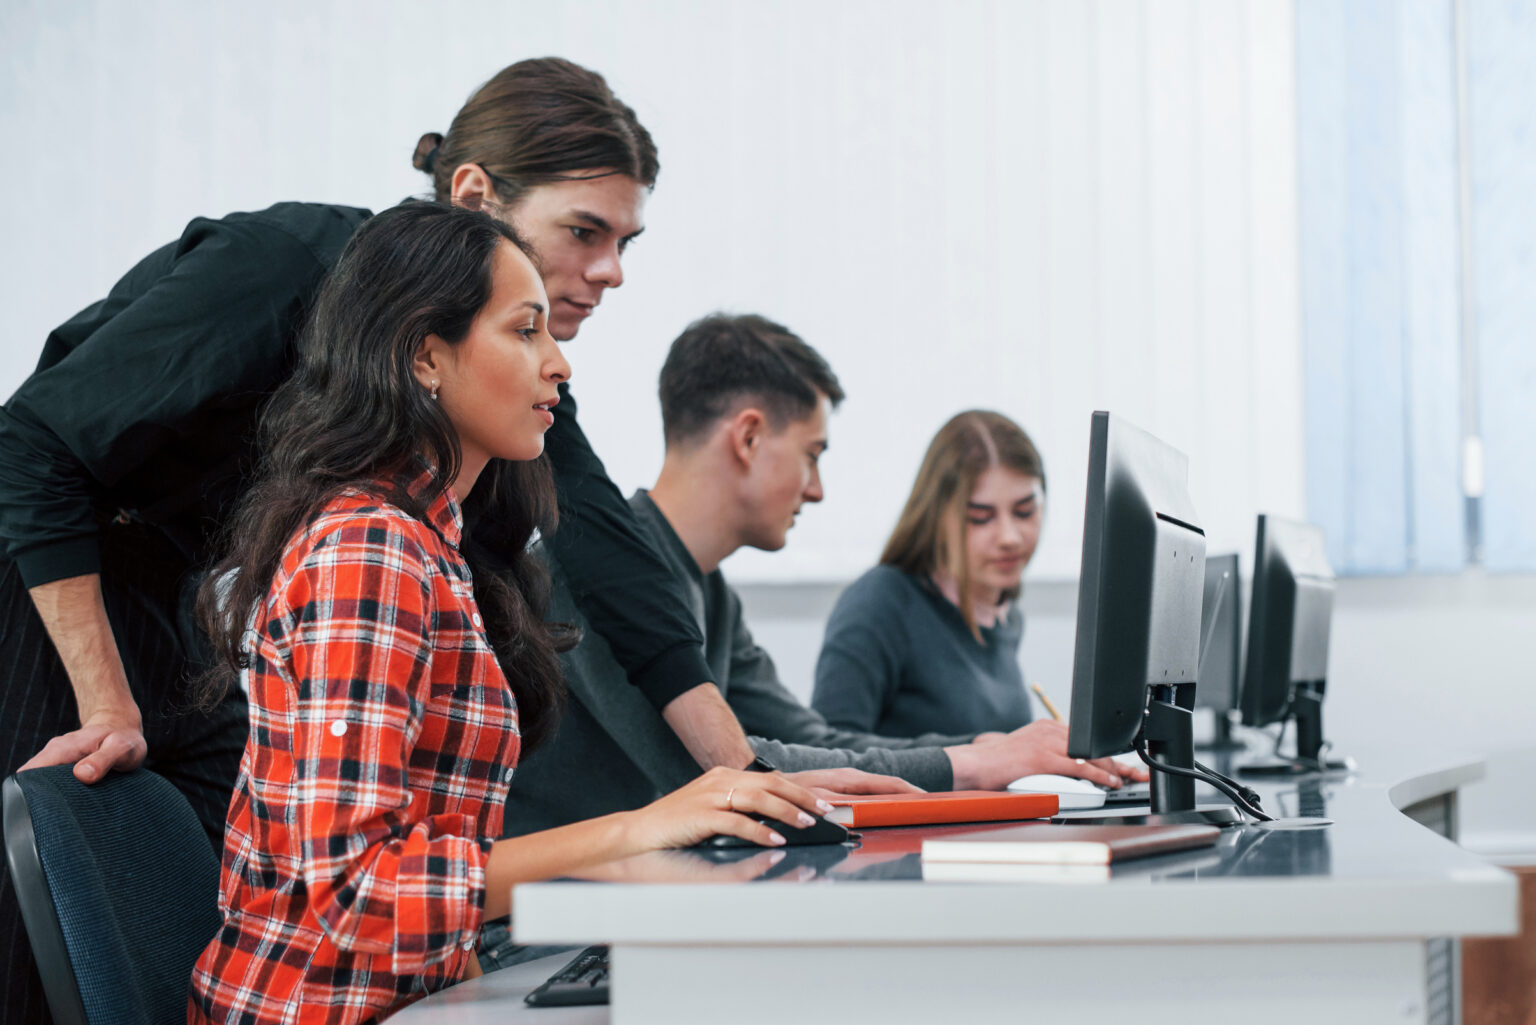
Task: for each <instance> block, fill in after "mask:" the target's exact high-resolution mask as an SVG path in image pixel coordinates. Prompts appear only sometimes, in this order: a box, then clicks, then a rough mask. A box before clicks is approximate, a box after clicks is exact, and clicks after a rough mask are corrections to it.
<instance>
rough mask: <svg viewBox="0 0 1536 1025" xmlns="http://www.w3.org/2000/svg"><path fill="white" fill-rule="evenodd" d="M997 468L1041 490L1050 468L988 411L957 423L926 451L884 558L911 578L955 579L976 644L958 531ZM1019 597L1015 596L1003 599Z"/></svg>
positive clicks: (1013, 427)
mask: <svg viewBox="0 0 1536 1025" xmlns="http://www.w3.org/2000/svg"><path fill="white" fill-rule="evenodd" d="M994 466H1002V467H1006V468H1007V469H1010V470H1013V471H1014V472H1016V473H1020V474H1023V475H1024V476H1026V477H1037V478H1039V480H1040V488H1041V490H1042V491H1044V489H1045V464H1044V463H1043V462H1042V461H1041V459H1040V452H1039V450H1038V449H1036V448H1035V443H1034V442H1033V441H1031V440H1030V439H1029V435H1028V434H1025V433H1024V428H1022V427H1020V426H1019V425H1018V424H1016V423H1014V422H1013V421H1012V420H1010V419H1008V418H1007V417H1006V416H1004V415H1003V414H1001V413H994V412H991V411H990V410H985V409H970V410H966V411H965V412H964V413H959V414H957V415H955V416H954V417H952V418H951V419H950V421H949V422H948V423H946V424H945V425H944V426H943V427H940V428H939V433H938V434H936V435H934V437H933V441H932V442H930V443H929V445H928V451H927V452H926V453H925V454H924V455H923V464H922V466H921V467H919V468H918V471H917V480H915V481H913V483H912V493H911V494H909V495H908V496H907V504H906V506H905V507H904V508H903V509H902V510H901V516H900V518H899V519H897V521H896V529H895V530H893V531H891V537H890V540H888V541H886V543H885V551H884V552H882V553H881V554H880V562H881V564H882V565H886V566H895V567H896V568H897V569H900V570H903V571H904V572H907V573H911V574H913V575H914V576H929V575H930V574H932V573H934V572H936V571H938V570H941V569H943V570H948V571H949V572H950V573H951V574H953V575H954V578H955V582H956V584H957V585H958V587H959V592H960V594H959V598H960V614H961V615H962V616H964V617H965V623H966V625H967V626H969V627H970V628H971V633H973V634H975V635H976V639H977V640H980V639H981V631H980V630H979V629H978V628H977V626H976V614H975V611H974V610H973V609H972V608H971V593H970V583H971V580H970V577H971V574H970V570H969V568H968V560H967V554H968V553H967V551H966V542H965V531H964V530H962V529H960V527H959V524H960V522H961V520H962V516H961V512H962V510H963V509H964V508H965V504H966V502H968V501H969V500H970V497H971V492H972V491H974V490H975V488H976V480H977V478H979V477H980V476H981V475H982V474H983V473H985V472H986V471H987V470H989V469H991V468H993V467H994ZM1017 596H1018V593H1017V592H1016V591H1015V592H1011V593H1009V594H1005V595H1004V596H1003V597H1004V598H1005V599H1011V598H1015V597H1017Z"/></svg>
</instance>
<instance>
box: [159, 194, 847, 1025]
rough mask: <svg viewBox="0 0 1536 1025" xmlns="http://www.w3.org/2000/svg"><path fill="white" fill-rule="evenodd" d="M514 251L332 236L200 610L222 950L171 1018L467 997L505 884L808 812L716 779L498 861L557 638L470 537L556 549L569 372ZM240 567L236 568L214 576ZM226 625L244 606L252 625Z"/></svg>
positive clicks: (533, 838) (538, 601) (744, 776)
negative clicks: (212, 656)
mask: <svg viewBox="0 0 1536 1025" xmlns="http://www.w3.org/2000/svg"><path fill="white" fill-rule="evenodd" d="M528 252H529V251H528V249H527V247H526V246H525V245H524V244H523V243H522V242H520V241H519V240H518V238H517V237H516V236H515V235H514V234H513V231H512V229H511V228H510V227H508V226H507V225H505V224H503V223H501V222H499V221H496V220H494V219H492V218H491V217H489V216H486V215H485V214H481V213H475V212H471V211H468V210H464V209H459V208H454V207H450V206H443V205H438V204H431V203H422V204H408V205H406V206H402V207H398V208H396V209H394V210H390V211H387V212H385V213H383V214H380V215H379V216H377V217H375V218H374V219H373V220H371V221H369V222H368V223H367V224H366V225H365V226H364V227H363V228H362V229H360V230H359V231H358V233H357V234H356V235H355V236H354V238H353V240H352V242H351V243H350V244H349V246H348V249H347V251H346V253H345V254H344V255H343V257H342V260H341V262H340V264H339V265H338V266H337V269H336V271H335V273H334V275H333V276H332V278H331V279H330V281H329V282H328V283H327V284H326V286H325V287H324V289H323V290H322V292H321V295H320V298H319V300H318V302H317V304H316V309H315V312H314V315H313V317H312V320H311V323H310V325H309V327H308V328H307V329H306V334H305V337H304V341H303V343H302V345H301V353H302V355H301V357H300V364H299V367H298V370H297V371H296V372H295V374H294V376H293V378H292V379H290V381H289V382H288V383H287V384H285V385H284V386H283V387H282V388H281V389H280V390H279V391H278V392H277V394H276V395H275V396H274V398H273V400H272V405H271V407H270V408H269V411H268V413H267V415H266V417H265V420H264V422H263V428H262V441H263V446H262V451H263V452H264V465H263V472H262V474H261V477H260V479H259V481H258V483H257V484H256V485H255V486H254V487H253V488H252V490H251V492H250V493H249V495H248V496H247V498H246V499H245V500H244V502H243V504H242V507H241V510H240V513H239V514H238V516H237V517H236V518H235V520H234V522H233V525H232V527H231V529H230V532H229V537H230V538H231V539H232V544H231V550H230V552H229V554H228V555H227V557H226V558H225V559H224V561H223V562H222V563H221V564H220V566H219V567H218V568H217V569H216V570H215V572H214V574H212V575H211V576H210V579H211V580H220V581H221V583H219V584H217V585H211V586H210V587H208V588H206V589H205V592H204V594H203V596H202V599H203V600H202V610H203V612H204V616H205V619H206V620H207V621H208V622H209V623H210V624H211V626H212V627H213V629H212V631H211V633H212V635H213V639H214V641H215V644H216V646H217V650H218V652H219V654H220V656H221V660H222V664H223V665H224V667H225V669H224V673H223V678H222V679H221V680H219V682H218V683H217V684H216V686H218V687H227V686H229V685H230V684H231V683H232V682H233V680H234V677H235V673H236V671H237V668H238V672H239V674H240V676H241V682H243V683H244V685H245V686H246V688H247V690H248V691H249V694H250V702H251V733H250V739H249V742H248V743H247V745H246V750H245V757H244V759H243V760H242V762H241V766H240V775H239V779H238V781H237V783H236V786H235V794H234V800H233V802H232V804H231V805H230V811H229V821H228V826H227V829H226V831H225V837H224V868H223V877H222V882H221V886H220V907H221V910H222V911H223V914H224V926H223V928H222V929H221V930H220V932H219V934H218V935H217V936H216V937H214V939H213V941H212V942H211V943H210V944H209V945H208V947H207V949H206V950H205V951H204V952H203V955H202V957H201V958H199V960H198V963H197V965H196V967H195V969H194V971H193V976H192V990H191V995H190V1001H189V1010H188V1019H189V1021H191V1022H203V1021H216V1022H237V1021H238V1022H243V1023H252V1022H298V1021H304V1022H310V1021H315V1022H320V1021H324V1022H363V1021H370V1020H373V1019H377V1018H380V1017H383V1016H384V1015H387V1014H389V1013H390V1012H392V1011H394V1010H396V1009H398V1008H399V1007H401V1006H403V1005H405V1004H407V1003H409V1002H411V1001H412V1000H415V999H417V998H419V997H421V996H423V995H425V994H427V993H430V992H432V991H434V990H437V989H440V988H442V987H443V986H446V985H448V984H450V983H452V982H455V981H457V980H458V979H460V978H463V977H465V976H466V975H473V974H476V972H477V969H476V961H475V957H474V945H475V939H476V935H477V933H478V931H479V929H480V925H481V922H482V921H483V920H485V919H487V918H495V917H498V916H502V915H506V914H508V913H509V912H510V910H511V908H510V899H511V890H512V885H513V884H514V883H516V882H519V881H524V880H531V879H539V878H544V877H548V876H553V875H558V874H561V873H565V872H569V871H571V870H574V869H577V868H580V867H582V866H584V865H588V864H594V863H597V862H600V861H605V860H609V859H612V858H616V857H622V856H624V855H628V854H632V853H636V852H639V851H644V850H649V849H654V848H660V847H672V846H685V845H688V844H691V843H695V842H697V841H699V840H702V839H704V838H705V837H707V836H710V835H711V834H716V833H729V834H734V835H736V836H741V837H745V838H747V839H749V840H753V841H755V842H757V843H760V844H765V845H776V844H779V843H782V842H783V839H782V837H779V836H778V835H777V834H775V833H773V831H772V830H770V829H769V828H768V827H767V826H764V825H761V824H760V823H758V822H757V821H755V820H754V819H751V818H748V817H747V814H744V813H756V814H762V815H767V816H769V817H772V818H775V819H779V820H782V821H786V822H797V821H798V822H801V823H803V824H809V823H810V821H811V820H810V816H809V815H808V814H807V812H808V811H812V810H821V811H827V810H830V808H829V807H828V806H826V805H825V804H823V803H822V802H820V801H819V800H818V799H817V798H816V797H815V796H814V795H813V794H811V793H810V792H809V791H807V790H804V789H802V788H800V787H798V786H796V785H795V784H793V783H790V782H789V781H788V780H786V779H784V778H783V777H781V776H779V775H777V774H772V773H770V774H760V773H746V772H739V771H735V770H728V769H714V770H711V771H710V772H708V773H706V774H705V775H704V776H702V777H700V778H699V779H697V780H696V781H694V782H693V783H691V784H689V785H688V786H685V787H683V788H682V789H680V790H678V791H676V792H674V793H673V794H671V795H669V796H667V797H664V798H662V799H661V800H659V801H657V802H655V803H654V804H652V805H649V806H648V807H645V808H642V809H640V810H638V811H634V812H625V813H620V814H616V815H610V816H607V817H604V818H600V819H594V820H591V821H587V822H581V823H577V824H574V825H570V826H564V827H561V828H559V829H554V830H549V831H547V832H543V833H536V834H532V835H529V836H525V837H519V838H515V839H510V840H497V839H495V838H496V837H497V836H499V835H500V829H501V819H502V806H503V803H504V802H505V800H506V796H507V789H508V784H509V783H510V781H511V779H512V772H513V769H514V767H515V766H516V764H517V760H518V757H519V755H520V753H521V752H522V750H523V749H524V748H531V747H532V746H533V745H534V744H536V743H537V742H538V741H539V740H540V739H542V738H544V737H545V736H547V735H548V734H549V733H550V732H551V730H552V729H553V725H554V721H555V719H556V718H557V716H558V712H559V707H560V703H561V694H562V689H561V683H560V676H559V668H558V664H557V662H556V659H555V653H556V650H557V648H558V647H559V643H560V640H561V638H558V637H556V636H553V635H552V630H551V628H550V627H548V626H547V625H546V624H545V623H544V622H543V621H542V617H541V612H542V609H543V602H544V595H545V580H544V579H543V576H542V573H541V571H540V569H539V567H538V566H537V564H536V563H535V562H534V561H533V560H532V559H530V558H526V557H524V558H523V559H521V560H520V561H519V562H518V563H517V564H516V565H514V566H512V567H510V570H509V571H508V570H507V568H506V567H500V566H499V567H498V568H499V569H502V570H503V571H504V575H503V574H497V575H493V574H491V573H488V572H475V568H476V558H475V553H474V552H473V551H472V550H465V551H461V550H460V539H461V537H462V536H463V523H464V519H463V518H464V515H465V512H464V511H463V510H462V509H461V503H463V502H465V501H466V500H469V501H468V503H467V506H465V507H464V508H467V510H468V515H470V516H471V517H473V516H476V515H494V516H497V517H498V518H499V522H502V523H506V524H508V525H509V529H511V530H515V531H517V532H518V533H519V535H520V542H519V544H518V546H517V548H518V550H521V549H522V548H523V544H522V542H523V541H526V540H527V539H528V538H530V537H532V535H533V532H534V530H535V529H542V530H544V531H546V532H547V531H548V530H550V529H552V527H553V518H554V508H555V503H554V497H553V485H552V483H551V478H550V473H549V468H548V465H547V462H546V461H545V460H542V459H540V458H539V457H540V455H541V453H542V451H543V444H544V432H545V430H546V429H548V427H549V426H550V424H551V422H552V417H551V415H550V412H549V410H550V407H551V406H552V405H553V404H554V403H555V402H557V401H558V397H557V394H556V390H555V388H556V385H557V384H559V383H560V382H561V381H564V380H566V379H567V378H568V377H569V375H570V367H569V365H568V364H567V363H566V361H565V358H564V356H563V355H562V354H561V352H560V350H559V348H558V347H557V346H556V344H555V341H554V339H553V338H552V337H551V336H550V334H549V331H548V328H547V323H546V316H547V310H548V300H547V298H546V295H545V290H544V287H543V284H542V283H541V281H540V277H539V274H538V272H537V271H536V270H535V269H534V265H533V263H532V262H531V261H530V260H529V257H528ZM237 568H238V569H237ZM247 610H248V611H247Z"/></svg>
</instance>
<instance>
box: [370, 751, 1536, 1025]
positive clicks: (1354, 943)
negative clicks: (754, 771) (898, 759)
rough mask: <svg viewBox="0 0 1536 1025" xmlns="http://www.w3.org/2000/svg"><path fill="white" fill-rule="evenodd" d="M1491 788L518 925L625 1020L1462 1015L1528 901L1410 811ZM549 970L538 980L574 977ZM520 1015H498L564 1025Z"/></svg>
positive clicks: (861, 864)
mask: <svg viewBox="0 0 1536 1025" xmlns="http://www.w3.org/2000/svg"><path fill="white" fill-rule="evenodd" d="M1368 764H1369V763H1368ZM1481 773H1482V768H1481V763H1480V762H1478V761H1477V760H1475V759H1466V760H1446V761H1445V762H1443V763H1442V764H1440V765H1437V766H1435V767H1432V768H1428V769H1420V770H1416V771H1413V772H1393V771H1391V770H1390V769H1383V770H1378V771H1376V772H1367V773H1366V774H1363V775H1360V776H1355V777H1349V778H1331V779H1327V780H1321V781H1319V780H1316V779H1314V780H1309V781H1303V782H1299V783H1298V782H1296V781H1292V782H1289V783H1276V784H1265V785H1263V786H1256V789H1259V790H1260V792H1261V793H1263V794H1264V801H1265V806H1266V807H1267V808H1269V809H1270V810H1271V812H1272V813H1273V812H1275V811H1276V810H1278V811H1280V812H1282V813H1285V814H1289V815H1297V814H1313V815H1315V814H1326V815H1328V816H1330V817H1332V818H1333V819H1335V825H1333V826H1331V827H1329V828H1327V829H1322V830H1306V831H1261V830H1257V829H1254V828H1252V827H1243V828H1241V829H1236V830H1228V831H1226V832H1224V834H1223V837H1222V840H1221V842H1220V844H1219V845H1218V846H1217V848H1215V849H1214V850H1207V851H1204V852H1190V853H1188V854H1181V855H1171V856H1168V857H1166V858H1160V859H1155V860H1151V859H1149V860H1145V861H1140V862H1131V863H1129V864H1127V865H1125V866H1123V867H1122V868H1117V869H1116V870H1115V872H1114V873H1113V875H1112V878H1111V880H1110V881H1109V882H1108V883H1097V884H1087V885H1084V884H1048V883H1012V884H1001V883H984V884H964V883H944V884H940V883H932V882H929V883H924V882H922V881H921V865H920V862H919V859H918V857H917V855H916V854H915V853H905V854H903V853H901V851H902V850H903V849H905V850H908V851H915V850H916V847H915V844H916V843H917V841H918V839H919V835H920V833H921V832H922V831H921V830H882V831H878V832H876V831H871V832H870V833H868V834H866V843H865V845H864V847H863V848H861V849H860V850H857V851H854V852H852V853H851V854H849V855H848V856H847V857H846V858H845V859H844V860H842V861H841V862H839V863H837V864H835V865H830V866H829V865H827V864H826V859H827V850H826V849H825V848H821V849H817V848H799V849H795V850H792V851H791V853H790V855H789V858H787V859H786V860H785V861H784V862H783V863H782V864H781V865H780V866H779V868H778V869H776V870H775V871H774V873H773V874H774V875H776V876H777V878H774V879H764V880H762V881H758V882H753V883H750V884H746V885H718V886H717V885H699V884H698V883H691V884H677V883H657V882H622V883H613V882H604V883H598V882H579V881H560V882H551V883H539V884H533V885H527V886H520V887H518V888H517V889H516V891H515V894H514V908H515V909H516V913H515V920H514V930H515V934H516V936H517V938H518V939H519V940H520V941H521V942H525V943H561V942H569V943H586V942H592V941H594V940H605V941H607V942H610V943H611V944H613V955H612V962H613V988H614V1005H613V1007H612V1019H611V1020H612V1021H613V1022H615V1023H616V1025H630V1023H636V1022H661V1021H666V1022H720V1021H731V1022H773V1023H783V1022H784V1021H787V1020H793V1021H796V1022H797V1023H798V1022H807V1023H809V1022H836V1023H838V1025H846V1023H847V1022H851V1021H852V1022H859V1021H875V1020H879V1021H882V1022H900V1021H913V1022H916V1021H924V1022H930V1021H949V1022H957V1023H958V1022H971V1021H992V1020H999V1019H1002V1018H1010V1019H1011V1018H1016V1017H1018V1018H1028V1019H1029V1020H1031V1021H1042V1022H1054V1021H1067V1022H1075V1021H1094V1020H1112V1019H1121V1020H1127V1019H1128V1020H1135V1021H1137V1022H1138V1023H1143V1025H1144V1023H1154V1022H1164V1021H1166V1022H1179V1023H1185V1022H1192V1021H1202V1022H1203V1021H1241V1022H1243V1023H1244V1025H1257V1023H1261V1022H1270V1021H1273V1022H1284V1023H1286V1025H1295V1023H1296V1022H1308V1023H1310V1022H1349V1023H1351V1025H1357V1023H1366V1022H1393V1023H1401V1022H1435V1021H1454V1020H1455V1019H1456V1016H1457V1013H1458V1008H1457V1007H1456V1003H1457V1001H1456V999H1455V997H1456V993H1455V975H1456V969H1455V960H1456V950H1455V944H1454V940H1448V939H1447V938H1455V937H1460V936H1467V935H1495V934H1500V935H1503V934H1511V933H1513V932H1515V931H1516V929H1517V906H1518V892H1517V887H1516V883H1515V880H1514V878H1513V877H1512V876H1510V875H1509V874H1508V873H1505V872H1503V871H1501V870H1499V869H1497V868H1493V867H1491V866H1489V865H1487V864H1486V863H1484V862H1483V861H1481V860H1480V859H1478V858H1477V857H1475V856H1473V855H1470V854H1468V853H1466V852H1465V851H1462V850H1461V849H1460V848H1459V847H1457V846H1456V845H1455V844H1454V843H1452V842H1451V841H1449V840H1447V839H1445V838H1443V837H1442V836H1437V835H1435V833H1433V832H1431V831H1430V830H1428V829H1425V828H1424V827H1423V826H1422V825H1420V824H1419V822H1416V821H1414V818H1417V819H1419V820H1421V821H1425V822H1428V823H1430V824H1431V825H1432V826H1438V827H1439V829H1440V831H1441V832H1443V833H1446V834H1447V835H1453V834H1454V827H1455V810H1454V801H1455V792H1456V790H1457V788H1459V787H1460V786H1462V785H1463V784H1465V783H1468V782H1471V781H1473V780H1475V779H1477V778H1479V777H1480V776H1481ZM1373 780H1383V781H1384V782H1374V781H1373ZM1404 810H1407V811H1408V812H1409V814H1411V815H1413V816H1414V818H1410V817H1409V815H1408V814H1404V813H1403V812H1404ZM948 828H955V827H948ZM971 828H974V827H971ZM680 856H681V855H679V854H671V855H669V857H672V858H677V857H680ZM835 856H836V855H835V853H834V854H833V857H835ZM807 865H815V870H814V873H813V872H812V870H811V869H809V868H806V867H805V866H807ZM786 868H788V869H790V870H791V871H789V872H784V871H783V870H784V869H786ZM708 870H709V867H708V866H706V867H705V869H704V871H706V872H707V871H708ZM812 874H814V876H815V878H813V879H811V880H809V881H805V880H803V879H802V878H800V877H803V876H807V875H812ZM546 960H547V962H548V963H549V968H548V969H547V970H545V972H544V974H546V975H547V974H548V971H550V970H553V969H554V968H556V967H558V966H559V963H563V962H561V961H560V959H558V958H556V959H546ZM1437 960H1438V961H1440V962H1442V963H1441V970H1443V972H1444V974H1445V978H1443V979H1436V978H1435V977H1434V975H1435V972H1436V968H1435V963H1436V961H1437ZM498 974H500V973H493V974H492V975H491V976H488V977H487V978H486V979H484V980H477V981H476V982H472V983H467V984H465V985H463V986H460V987H455V989H454V990H451V991H449V992H448V993H445V994H440V995H438V996H436V997H433V998H431V999H429V1000H427V1001H423V1002H422V1003H421V1004H418V1005H416V1006H415V1007H414V1008H411V1009H409V1010H408V1011H407V1013H406V1014H405V1015H402V1016H401V1017H400V1018H397V1019H396V1020H397V1021H401V1022H402V1023H405V1022H407V1021H415V1022H425V1021H428V1020H448V1019H447V1018H446V1017H434V1012H435V1011H436V1010H438V1009H439V1008H441V1009H444V1010H446V1009H447V1008H448V1006H450V1001H457V1002H456V1003H454V1004H453V1006H454V1007H455V1009H456V1010H457V1009H459V1008H461V1007H462V1006H463V1005H462V1001H463V1000H464V999H466V998H473V1001H478V1000H479V999H480V997H479V994H481V993H489V992H490V990H491V989H492V988H493V987H497V986H503V987H504V986H507V985H508V984H509V983H508V982H502V981H499V980H497V978H496V976H497V975H498ZM534 981H536V980H534ZM525 989H526V987H525ZM517 998H518V999H517V1001H516V1006H515V1007H514V1006H511V1005H512V1004H513V1003H514V1002H513V1001H511V1000H504V1001H502V1002H500V1004H499V1006H500V1007H501V1008H502V1012H501V1017H500V1019H499V1020H500V1021H503V1022H505V1021H507V1020H508V1018H509V1017H516V1018H517V1020H521V1021H541V1022H550V1023H554V1022H555V1018H554V1017H553V1014H554V1012H544V1011H534V1010H529V1009H525V1008H523V1007H522V1006H521V1004H520V999H521V992H518V993H517ZM487 999H489V997H487ZM1015 1009H1018V1010H1015ZM524 1015H526V1017H524ZM453 1020H455V1021H459V1020H463V1019H462V1018H460V1017H459V1016H458V1015H457V1013H455V1014H454V1015H453ZM599 1020H600V1019H599Z"/></svg>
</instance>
